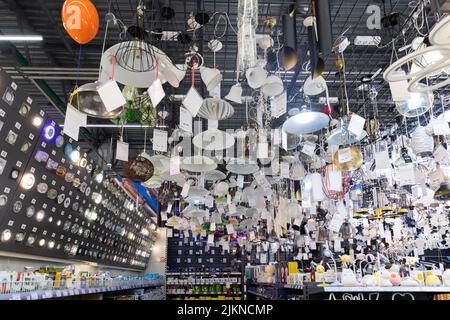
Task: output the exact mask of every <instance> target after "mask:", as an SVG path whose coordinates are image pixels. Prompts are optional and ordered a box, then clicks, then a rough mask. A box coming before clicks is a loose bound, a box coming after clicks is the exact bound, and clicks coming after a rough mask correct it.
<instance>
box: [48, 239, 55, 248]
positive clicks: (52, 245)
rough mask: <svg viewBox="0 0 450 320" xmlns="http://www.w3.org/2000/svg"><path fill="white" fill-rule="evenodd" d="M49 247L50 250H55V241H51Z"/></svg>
mask: <svg viewBox="0 0 450 320" xmlns="http://www.w3.org/2000/svg"><path fill="white" fill-rule="evenodd" d="M47 246H48V248H49V249H53V248H54V247H55V241H53V240H50V241H49V242H48V244H47Z"/></svg>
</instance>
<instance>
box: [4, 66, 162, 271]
mask: <svg viewBox="0 0 450 320" xmlns="http://www.w3.org/2000/svg"><path fill="white" fill-rule="evenodd" d="M0 96H1V97H2V98H1V101H0V121H1V122H0V127H1V128H0V141H1V142H0V236H1V239H0V250H5V251H13V252H20V253H26V254H32V255H39V256H45V257H53V258H62V259H73V260H78V261H91V262H97V263H99V264H103V265H111V266H120V267H127V268H133V269H140V270H141V269H144V268H145V267H146V264H147V262H148V257H149V254H150V248H151V246H152V244H153V242H154V234H153V232H152V230H151V220H150V217H149V216H148V215H147V213H146V212H145V211H144V210H143V208H136V205H135V203H134V201H133V200H132V199H130V198H128V196H127V195H126V193H125V192H124V191H123V190H122V188H121V187H120V186H119V185H118V184H117V183H116V182H115V181H113V180H109V179H103V173H102V171H101V168H100V167H99V166H98V165H97V164H96V163H95V162H94V161H93V160H92V159H90V158H89V157H88V156H87V154H85V153H83V152H81V150H80V147H79V146H78V144H77V142H76V141H73V140H72V139H71V138H70V137H68V136H66V135H64V133H63V131H62V129H61V128H60V127H58V125H57V124H56V123H55V122H53V121H52V120H51V119H49V118H48V117H47V116H46V114H45V113H44V112H43V111H42V110H40V108H39V106H38V105H36V104H35V103H33V101H32V99H30V98H29V97H28V96H27V95H26V94H25V93H24V92H23V91H22V90H21V89H20V88H18V87H17V85H16V84H15V83H14V82H13V81H12V80H11V79H10V78H9V76H8V75H7V74H6V73H4V72H3V71H0Z"/></svg>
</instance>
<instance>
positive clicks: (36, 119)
mask: <svg viewBox="0 0 450 320" xmlns="http://www.w3.org/2000/svg"><path fill="white" fill-rule="evenodd" d="M42 122H44V119H42V118H41V117H39V116H36V117H34V118H33V126H35V127H36V128H39V127H40V126H41V125H42Z"/></svg>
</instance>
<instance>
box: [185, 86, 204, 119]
mask: <svg viewBox="0 0 450 320" xmlns="http://www.w3.org/2000/svg"><path fill="white" fill-rule="evenodd" d="M202 103H203V98H202V96H201V95H200V94H199V93H198V91H197V90H196V89H195V88H194V87H191V89H189V92H188V93H187V95H186V97H185V98H184V100H183V106H185V107H186V109H188V110H189V112H190V113H191V115H192V116H193V117H195V116H196V115H197V113H198V110H199V109H200V107H201V106H202Z"/></svg>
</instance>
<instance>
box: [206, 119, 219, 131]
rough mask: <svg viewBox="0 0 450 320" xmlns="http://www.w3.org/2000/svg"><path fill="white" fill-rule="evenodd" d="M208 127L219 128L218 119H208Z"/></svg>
mask: <svg viewBox="0 0 450 320" xmlns="http://www.w3.org/2000/svg"><path fill="white" fill-rule="evenodd" d="M208 129H219V120H209V119H208Z"/></svg>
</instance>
